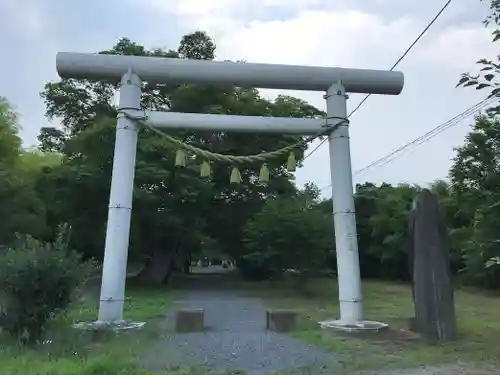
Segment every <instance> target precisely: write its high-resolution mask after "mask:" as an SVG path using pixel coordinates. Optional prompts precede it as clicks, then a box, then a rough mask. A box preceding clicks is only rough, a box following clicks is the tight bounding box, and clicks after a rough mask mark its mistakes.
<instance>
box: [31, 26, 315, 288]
mask: <svg viewBox="0 0 500 375" xmlns="http://www.w3.org/2000/svg"><path fill="white" fill-rule="evenodd" d="M214 51H215V45H214V43H213V41H212V40H211V38H210V37H209V36H208V35H206V34H205V33H203V32H195V33H193V34H189V35H186V36H184V37H183V38H182V40H181V43H180V45H179V47H178V49H177V50H176V51H173V50H162V49H152V50H148V49H146V48H145V47H143V46H141V45H138V44H137V43H134V42H132V41H130V40H129V39H126V38H122V39H120V40H119V41H118V43H117V44H116V45H115V46H114V47H113V48H112V49H110V50H107V51H103V52H101V53H105V54H124V55H139V56H157V57H170V58H197V59H207V60H210V59H213V58H214ZM116 88H117V86H116V82H109V83H107V82H104V83H102V82H101V83H93V82H88V81H85V80H70V79H63V80H61V81H59V82H51V83H48V84H47V85H46V87H45V90H44V92H43V93H42V97H43V98H44V100H45V103H46V105H47V116H48V117H54V116H57V117H60V118H61V119H62V129H61V130H57V129H55V128H51V129H49V128H45V129H43V130H42V132H41V134H40V137H39V141H40V143H41V149H42V150H45V151H47V150H51V151H61V152H62V153H63V154H64V157H63V163H62V167H61V168H60V169H58V170H57V171H54V172H56V173H57V174H59V176H60V177H59V178H63V179H66V180H67V189H66V193H64V194H62V197H63V202H64V203H61V205H60V206H61V215H62V217H64V219H65V220H67V221H68V222H69V223H70V224H71V226H72V228H73V237H72V238H73V240H74V243H73V244H72V245H73V247H74V248H75V249H77V250H79V251H81V252H84V253H86V254H87V256H92V257H98V258H101V257H102V248H103V240H104V231H105V222H106V211H107V201H108V195H109V184H110V176H111V166H112V152H113V139H114V121H115V120H114V117H115V116H116V108H115V106H114V104H113V102H112V100H111V99H112V97H113V95H114V94H115V92H116ZM141 101H142V106H143V108H146V109H153V110H171V111H177V112H191V113H220V114H240V115H260V116H275V115H279V116H293V117H315V116H319V115H322V112H321V111H319V110H317V109H315V108H314V107H312V106H311V105H309V104H307V103H306V102H304V101H302V100H299V99H295V98H291V97H288V96H280V97H278V98H277V99H276V100H274V101H269V100H266V99H264V98H262V97H261V96H260V95H259V92H258V91H257V90H255V89H251V88H238V87H212V86H198V85H192V84H189V85H188V84H186V85H178V84H176V85H172V84H156V83H155V84H153V83H148V82H145V83H144V86H143V92H142V97H141ZM170 134H171V135H173V136H176V137H177V138H178V139H181V140H183V141H184V142H186V143H188V144H191V145H194V146H197V147H202V148H204V149H207V150H209V151H212V152H219V153H224V154H235V155H246V154H256V153H259V152H262V151H270V150H276V149H279V148H281V147H283V146H285V145H289V144H290V143H295V142H297V140H298V139H299V138H298V137H296V136H285V135H262V134H236V133H217V132H196V133H195V132H191V131H172V132H170ZM175 151H176V150H175V149H173V148H172V145H171V144H170V143H169V142H168V141H167V140H165V139H163V138H162V137H158V135H157V134H156V133H151V132H150V131H149V130H147V129H141V130H140V132H139V145H138V152H137V167H136V179H135V190H134V203H133V206H134V210H133V216H132V233H131V255H132V256H131V259H132V260H135V261H139V262H142V263H145V264H146V268H145V271H144V272H143V275H142V278H143V279H147V280H155V281H159V280H166V279H168V277H167V275H169V274H170V273H171V270H172V268H174V267H175V266H176V264H175V263H176V262H175V260H176V259H182V258H184V259H185V258H187V257H189V256H190V255H191V254H192V253H193V252H196V251H200V247H201V243H202V241H203V240H202V239H203V238H205V239H206V238H207V237H209V238H211V239H213V240H215V241H216V242H217V243H218V244H219V245H220V251H221V252H225V253H229V254H230V255H231V256H233V257H235V258H237V257H238V256H239V252H240V248H241V238H242V233H243V227H244V225H245V223H246V221H247V220H248V218H250V217H251V216H252V215H253V214H255V213H256V212H258V211H259V210H260V208H261V207H262V205H263V204H264V202H265V200H266V199H267V197H275V196H277V195H288V196H290V195H293V194H294V193H295V187H294V185H293V182H292V181H291V179H292V175H291V174H290V173H288V172H287V171H286V169H285V168H284V167H283V164H285V161H286V158H285V160H273V161H270V162H269V163H268V165H269V168H270V174H271V180H270V182H269V183H268V184H261V183H259V182H258V174H259V169H260V165H257V164H252V165H248V166H245V169H244V170H242V171H241V172H242V183H241V184H240V185H237V186H234V185H231V184H230V183H229V171H230V169H229V168H228V165H223V164H219V163H215V164H214V165H213V171H212V179H211V181H206V180H203V179H200V178H199V164H200V160H199V159H196V158H195V159H189V162H188V165H187V167H186V168H178V167H175V166H174V159H175ZM303 151H304V149H301V150H298V151H297V155H296V157H297V158H298V159H299V160H300V158H302V156H303ZM46 177H48V176H46ZM47 180H50V179H46V181H47ZM54 180H57V178H55V179H52V181H54ZM82 196H85V197H86V199H85V200H82V199H78V197H82ZM89 201H90V202H92V204H91V205H89V204H88V202H89ZM205 242H206V241H205ZM158 265H160V267H159V269H157V268H158V267H157V266H158ZM155 267H156V268H155Z"/></svg>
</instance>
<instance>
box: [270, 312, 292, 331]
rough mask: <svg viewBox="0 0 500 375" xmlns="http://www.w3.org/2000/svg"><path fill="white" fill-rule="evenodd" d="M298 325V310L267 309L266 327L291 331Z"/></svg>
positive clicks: (273, 329)
mask: <svg viewBox="0 0 500 375" xmlns="http://www.w3.org/2000/svg"><path fill="white" fill-rule="evenodd" d="M296 326H297V312H296V311H292V310H267V311H266V329H268V330H270V331H272V332H291V331H293V330H294V329H295V327H296Z"/></svg>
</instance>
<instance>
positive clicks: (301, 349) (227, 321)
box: [156, 289, 335, 375]
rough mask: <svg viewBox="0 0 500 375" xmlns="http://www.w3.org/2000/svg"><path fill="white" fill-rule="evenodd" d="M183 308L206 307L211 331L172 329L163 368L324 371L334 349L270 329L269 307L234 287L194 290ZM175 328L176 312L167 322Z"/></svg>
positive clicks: (163, 349) (163, 347)
mask: <svg viewBox="0 0 500 375" xmlns="http://www.w3.org/2000/svg"><path fill="white" fill-rule="evenodd" d="M178 305H179V307H187V308H202V309H204V311H205V325H206V326H207V329H206V331H205V332H197V333H187V334H172V335H169V336H167V337H166V338H165V340H164V341H163V342H162V343H160V348H159V350H157V351H156V354H157V355H161V356H162V361H161V362H162V363H163V366H162V367H163V368H165V367H173V366H190V365H191V366H202V369H203V372H204V373H207V372H212V371H213V372H222V371H244V372H245V373H246V374H248V375H261V374H268V373H271V372H275V371H286V372H287V373H293V374H311V373H314V374H318V373H319V374H321V373H322V372H323V370H324V369H326V366H328V364H330V363H332V361H335V357H334V356H333V355H332V354H329V353H327V352H324V351H322V350H320V349H317V348H315V347H313V346H311V345H308V344H306V343H304V342H302V341H300V340H297V339H294V338H292V337H290V336H288V335H284V334H277V333H271V332H266V330H265V315H266V314H265V307H264V305H263V304H262V303H261V302H260V301H259V300H258V299H253V298H247V297H244V296H241V295H239V294H238V293H237V292H236V291H233V290H210V289H208V290H190V291H187V292H186V294H185V296H184V298H183V299H182V301H179V303H178ZM166 324H167V326H169V327H168V328H172V324H173V316H169V317H168V318H167V321H166Z"/></svg>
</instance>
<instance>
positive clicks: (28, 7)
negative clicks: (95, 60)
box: [0, 0, 496, 186]
mask: <svg viewBox="0 0 500 375" xmlns="http://www.w3.org/2000/svg"><path fill="white" fill-rule="evenodd" d="M52 1H54V0H50V1H47V0H45V1H44V0H24V1H15V0H3V1H0V29H1V30H2V31H4V30H5V27H7V31H8V32H10V31H14V32H15V36H17V37H19V38H18V39H16V40H20V39H22V40H23V41H24V42H25V44H26V45H24V44H23V45H22V47H19V48H22V49H23V52H22V54H19V53H17V52H16V51H14V49H13V48H12V47H11V50H10V51H5V52H6V53H7V55H10V56H17V57H16V58H17V60H16V58H13V59H12V65H13V66H14V65H15V67H16V68H18V69H19V71H16V72H17V73H16V74H18V75H20V76H22V77H23V78H25V79H26V80H27V81H28V80H29V82H30V83H31V84H32V85H33V82H40V84H38V83H37V85H36V86H41V83H43V82H46V81H48V80H49V79H52V77H53V74H54V71H53V70H54V69H53V54H54V52H55V50H56V49H61V48H63V46H62V45H60V43H59V42H58V43H59V44H57V46H56V45H54V43H55V42H54V40H49V39H50V38H47V35H44V33H43V32H40V30H42V31H43V29H44V27H45V26H47V24H46V22H48V20H47V18H46V17H45V18H44V12H45V13H47V12H48V11H47V9H48V8H47V6H48V4H52V5H53V3H52ZM476 3H477V4H476ZM91 4H93V5H91ZM97 4H98V3H97V2H92V3H89V5H88V7H89V8H88V9H90V7H93V9H95V11H96V12H97V11H98V10H99V9H100V5H97ZM130 4H133V6H130ZM122 5H123V6H122V8H121V9H122V12H123V13H124V14H127V15H129V14H134V16H135V13H134V10H135V11H137V10H138V9H139V8H137V7H136V6H140V9H141V12H142V13H141V17H136V18H137V19H136V23H135V24H134V28H132V29H130V28H128V26H127V30H129V31H127V33H128V35H127V36H128V37H129V38H130V39H132V40H135V41H137V42H139V43H144V44H145V45H146V46H148V47H153V46H157V45H159V43H164V42H165V40H168V43H169V44H168V45H166V47H167V48H172V47H174V45H171V43H172V42H171V41H170V39H176V40H179V39H180V37H181V36H182V34H183V33H187V32H191V31H194V30H199V29H203V30H206V31H207V32H208V33H209V34H210V35H211V36H213V37H215V40H216V43H217V47H218V48H217V54H218V58H220V59H246V60H248V61H255V62H268V63H284V64H304V65H327V66H328V65H329V66H343V67H364V68H372V69H387V68H389V67H390V66H391V65H392V64H393V63H394V61H395V60H396V59H397V58H398V57H399V56H400V55H401V53H402V52H403V51H404V50H405V49H406V48H407V46H408V45H409V44H410V43H411V42H412V41H413V40H414V38H415V37H416V36H417V35H418V34H419V33H420V32H421V30H422V29H423V27H424V26H425V25H426V24H427V22H428V21H429V20H430V19H431V18H432V17H433V16H434V14H435V12H436V11H437V10H438V9H439V7H440V5H439V4H436V2H435V1H431V0H424V1H422V2H421V3H419V4H418V6H417V5H412V4H409V3H408V2H402V1H400V0H399V1H396V0H389V1H387V0H380V1H378V2H373V1H372V2H366V1H363V0H338V1H334V2H332V1H331V0H260V1H259V0H211V1H205V0H204V1H201V0H168V1H167V0H128V1H126V2H124V3H123V4H122ZM480 5H481V6H484V3H480V2H479V1H474V2H471V1H470V0H455V1H454V2H453V3H452V5H450V7H449V8H448V9H447V10H446V11H445V13H444V14H443V16H442V17H441V18H440V19H439V20H438V22H436V24H435V25H434V26H433V27H432V28H431V29H430V30H429V32H428V33H427V34H426V35H425V36H424V38H422V40H421V41H420V42H419V44H418V45H417V46H416V48H415V49H414V50H413V51H412V52H411V53H410V54H409V55H408V56H407V58H405V60H404V61H403V62H402V63H401V64H400V66H399V67H398V69H400V70H402V71H403V72H404V73H405V88H404V90H403V93H402V95H401V96H399V97H381V96H378V97H376V96H374V97H372V98H370V100H369V101H367V103H366V104H365V105H364V106H363V108H362V109H361V110H360V111H359V112H357V114H356V116H355V117H354V118H353V124H352V128H351V129H352V130H351V136H352V159H353V169H354V170H357V169H359V168H361V167H364V166H365V165H367V164H369V163H370V162H371V161H373V160H374V159H377V158H379V157H381V156H384V155H385V154H386V153H388V152H389V151H390V150H392V149H394V148H397V147H398V146H400V145H401V144H403V143H405V142H407V141H410V140H411V139H413V138H415V137H418V136H419V135H421V134H423V133H425V132H426V131H427V130H429V129H431V128H433V127H434V126H436V125H438V124H439V123H441V122H444V121H446V120H447V119H449V118H452V117H453V116H455V115H456V114H457V113H459V112H461V111H462V110H464V109H465V108H467V107H468V106H471V105H472V104H474V103H475V102H477V101H479V100H480V99H482V96H483V95H484V93H481V92H479V93H478V92H476V91H475V90H465V89H460V90H459V89H455V84H456V82H457V79H458V78H459V75H460V73H461V72H463V71H468V70H471V71H474V68H475V61H476V60H477V59H478V58H480V57H483V56H491V55H494V54H496V50H495V49H496V48H495V47H496V45H493V44H492V43H491V42H490V35H489V33H488V31H487V30H485V29H484V28H483V26H482V24H481V17H482V16H481V11H478V9H479V6H480ZM44 7H45V8H44ZM111 9H112V7H110V12H111ZM66 11H67V12H73V14H72V16H73V17H74V18H75V20H78V17H77V16H76V13H78V8H74V7H71V8H68V9H67V10H66ZM148 14H149V15H150V17H148ZM45 16H47V14H45ZM173 16H175V21H172V19H173V18H174V17H173ZM473 17H475V18H473ZM108 18H109V17H108ZM114 21H117V20H116V19H115V20H114ZM75 22H76V21H75ZM105 24H106V28H105V29H104V28H103V29H102V33H103V38H102V39H99V41H98V42H97V41H96V43H103V45H104V44H106V45H108V44H109V43H112V42H113V41H114V39H113V40H112V41H111V39H110V36H112V37H113V38H115V37H116V35H117V32H118V30H122V27H123V25H128V23H125V22H118V21H117V22H114V23H113V22H109V23H108V22H106V23H105ZM86 27H88V23H87V22H84V21H82V22H80V23H78V22H76V24H75V25H74V27H73V28H72V34H71V36H69V35H68V37H67V38H66V39H65V42H64V43H65V44H64V48H63V49H68V46H71V49H73V50H81V51H89V50H94V49H96V50H98V49H101V47H100V46H96V47H94V45H95V43H94V42H89V39H88V38H86V39H85V38H83V39H82V35H87V32H86V30H87V29H86ZM133 30H135V31H133ZM138 30H142V32H139V31H138ZM143 30H147V32H143ZM100 32H101V31H100ZM121 33H122V31H120V34H121ZM104 34H105V35H104ZM29 35H35V36H36V35H38V39H35V37H34V38H33V39H30V38H28V37H27V36H29ZM165 35H168V38H166V37H165ZM28 41H30V43H31V44H30V43H28ZM42 41H43V44H42ZM82 43H83V44H82ZM16 45H20V44H19V43H18V42H17V44H16ZM42 45H43V48H42V47H40V46H42ZM37 46H38V47H39V48H37ZM46 46H50V48H47V47H46ZM40 48H42V49H43V51H41V50H40ZM4 50H5V48H4ZM36 54H39V56H37V55H36ZM21 55H22V56H21ZM42 55H43V56H42ZM37 59H38V60H37ZM35 60H37V61H42V60H43V61H47V62H48V63H47V64H49V65H50V67H49V65H47V64H42V65H41V68H40V69H37V70H32V69H31V70H30V69H28V70H26V69H25V66H26V65H27V63H26V61H35ZM9 61H10V60H9ZM22 61H24V62H25V63H24V65H22V64H21V63H22ZM45 65H47V66H45ZM21 70H25V71H21ZM8 78H9V77H4V81H6V82H7V83H8V82H9V80H8ZM8 85H11V86H12V87H10V86H9V87H8V89H7V94H8V95H9V97H12V98H13V99H16V100H15V102H17V101H18V102H19V103H20V105H19V108H20V109H21V110H22V114H25V117H26V114H28V115H29V114H30V113H35V112H34V110H33V108H34V107H36V106H38V107H40V108H39V109H37V113H39V114H37V115H36V116H35V115H33V119H32V120H31V121H32V122H33V123H34V124H39V123H43V116H41V115H40V114H42V113H43V110H42V109H43V108H42V107H43V103H42V102H41V101H40V100H39V99H38V97H37V94H36V93H37V91H39V89H40V87H37V90H34V91H33V93H32V94H31V96H29V97H28V96H27V95H25V94H24V91H23V92H21V91H20V89H18V88H17V87H16V85H15V84H14V83H12V84H10V83H8ZM18 86H19V87H24V86H26V85H24V84H23V85H18ZM263 93H264V94H265V95H266V96H274V95H275V94H276V91H272V90H266V91H263ZM287 94H292V95H296V96H299V97H302V98H304V99H306V100H309V101H311V103H312V104H314V105H316V106H318V107H320V108H322V109H324V101H323V100H322V99H321V93H304V92H287ZM28 99H29V100H28ZM359 99H360V96H359V95H358V96H357V95H353V96H352V98H351V100H350V101H349V106H350V108H352V107H353V106H354V105H356V104H357V103H358V102H359ZM35 101H36V102H35ZM23 108H24V109H23ZM35 131H36V129H35V126H33V132H35ZM466 131H467V127H466V126H462V125H461V126H457V127H456V128H454V129H453V130H450V131H448V132H447V133H446V135H443V136H440V137H437V138H436V140H433V141H432V142H429V143H428V144H426V145H424V146H422V147H421V148H419V149H418V150H417V151H414V152H412V153H411V154H409V155H408V156H406V157H403V158H400V159H398V160H397V161H395V162H394V163H391V164H388V165H387V166H384V167H383V168H380V169H377V170H376V171H374V172H373V173H367V174H366V177H369V178H370V179H371V180H376V181H381V180H387V181H389V182H397V181H415V182H419V183H420V182H425V181H430V180H432V179H435V178H438V177H444V176H445V175H446V172H447V168H448V167H449V164H450V160H449V159H450V157H451V156H452V155H453V150H452V148H453V146H456V145H457V144H460V142H461V141H462V139H463V136H464V135H465V132H466ZM328 171H329V168H328V150H327V147H323V148H322V149H320V151H318V152H317V153H315V154H314V155H313V156H312V157H311V158H310V159H308V160H307V162H306V165H305V167H304V168H303V169H302V170H301V171H299V173H298V181H299V182H304V181H307V180H311V181H315V182H316V183H318V184H319V185H320V186H325V185H327V184H328V183H329V182H330V177H329V172H328ZM363 176H365V175H363ZM360 178H363V177H360ZM358 181H359V180H358Z"/></svg>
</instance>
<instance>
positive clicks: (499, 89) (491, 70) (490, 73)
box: [457, 0, 500, 114]
mask: <svg viewBox="0 0 500 375" xmlns="http://www.w3.org/2000/svg"><path fill="white" fill-rule="evenodd" d="M490 10H491V13H490V14H489V15H488V16H487V17H486V19H485V20H484V24H485V25H486V26H490V25H492V24H495V25H497V26H498V25H500V1H499V0H490ZM492 36H493V38H492V40H493V42H497V41H498V40H499V39H500V29H498V28H496V29H495V30H493V32H492ZM477 64H478V65H479V66H481V68H480V69H479V72H478V73H476V74H471V73H463V74H462V77H461V78H460V80H459V81H458V84H457V87H458V86H461V87H475V88H476V90H483V89H487V90H488V91H489V94H488V98H493V97H500V81H499V78H498V76H499V73H500V55H498V56H497V58H496V61H494V60H490V59H486V58H481V59H480V60H478V61H477ZM488 112H489V113H491V114H498V113H500V106H494V107H492V108H489V109H488Z"/></svg>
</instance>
